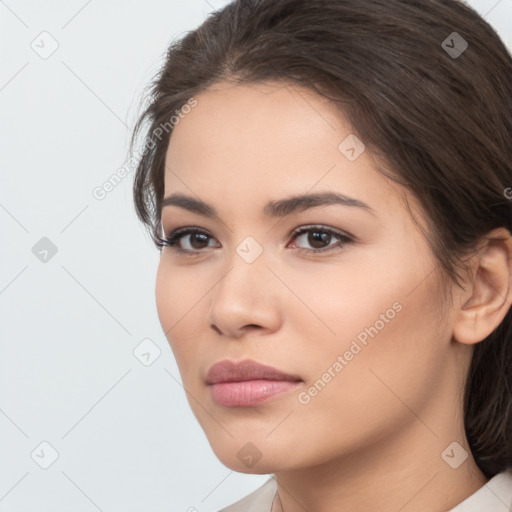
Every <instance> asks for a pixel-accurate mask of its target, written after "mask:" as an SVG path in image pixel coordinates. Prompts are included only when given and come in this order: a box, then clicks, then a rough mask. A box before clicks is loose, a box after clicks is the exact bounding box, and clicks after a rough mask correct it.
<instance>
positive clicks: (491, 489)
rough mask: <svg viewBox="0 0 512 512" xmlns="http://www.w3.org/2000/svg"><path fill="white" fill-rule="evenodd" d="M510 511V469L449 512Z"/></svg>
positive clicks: (511, 489)
mask: <svg viewBox="0 0 512 512" xmlns="http://www.w3.org/2000/svg"><path fill="white" fill-rule="evenodd" d="M488 510H492V511H493V512H510V511H512V468H509V469H508V470H506V471H503V472H501V473H498V474H497V475H495V476H494V477H493V478H491V479H490V480H489V481H488V482H487V483H486V484H484V485H483V486H482V487H481V488H480V489H478V490H477V491H476V492H475V493H474V494H472V495H471V496H469V497H468V498H467V499H465V500H464V501H463V502H462V503H459V505H457V506H456V507H455V508H452V509H451V510H450V511H449V512H486V511H488Z"/></svg>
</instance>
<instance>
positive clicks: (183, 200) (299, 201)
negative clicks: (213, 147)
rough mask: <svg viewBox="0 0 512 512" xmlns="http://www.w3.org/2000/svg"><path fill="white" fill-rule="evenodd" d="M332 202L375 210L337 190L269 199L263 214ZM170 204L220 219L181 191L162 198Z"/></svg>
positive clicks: (280, 214) (284, 213)
mask: <svg viewBox="0 0 512 512" xmlns="http://www.w3.org/2000/svg"><path fill="white" fill-rule="evenodd" d="M332 204H338V205H342V206H350V207H355V208H361V209H363V210H365V211H367V212H368V213H371V214H372V215H375V210H374V209H373V208H371V207H370V206H369V205H367V204H366V203H364V202H363V201H360V200H359V199H355V198H353V197H349V196H346V195H344V194H340V193H338V192H317V193H312V194H302V195H298V196H292V197H289V198H287V199H280V200H277V201H269V202H268V203H267V204H266V205H265V207H264V208H263V214H264V215H265V216H266V217H286V216H287V215H291V214H292V213H298V212H303V211H305V210H308V209H309V208H315V207H318V206H328V205H332ZM171 205H172V206H177V207H179V208H184V209H185V210H188V211H190V212H192V213H196V214H198V215H202V216H204V217H208V218H212V219H218V220H220V218H219V215H218V213H217V211H216V210H215V208H214V207H213V206H212V205H211V204H208V203H205V202H204V201H202V200H200V199H196V198H194V197H191V196H186V195H184V194H181V193H174V194H171V195H169V196H167V197H166V198H164V199H163V201H162V209H163V208H165V207H166V206H171Z"/></svg>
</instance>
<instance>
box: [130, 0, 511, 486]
mask: <svg viewBox="0 0 512 512" xmlns="http://www.w3.org/2000/svg"><path fill="white" fill-rule="evenodd" d="M454 32H456V33H457V34H453V33H454ZM464 42H465V43H467V48H465V43H464ZM464 48H465V51H463V50H464ZM457 51H458V53H457ZM461 52H462V53H461ZM276 80H277V81H285V82H287V83H291V84H294V85H300V86H304V87H308V88H310V89H312V90H314V91H316V92H317V93H319V94H322V95H324V96H326V97H328V98H330V99H331V100H332V101H333V105H335V106H337V107H339V108H340V111H341V112H343V114H344V116H345V117H346V118H347V119H348V121H349V122H350V123H351V126H352V127H353V133H355V134H357V136H358V137H359V138H360V139H361V140H362V141H363V142H364V143H365V145H366V147H367V149H368V150H370V151H371V153H372V154H375V155H379V156H380V159H381V161H382V162H385V164H386V165H385V167H386V168H387V170H388V171H390V174H389V175H387V174H386V175H387V176H388V177H389V178H390V179H393V180H395V181H397V182H399V183H401V184H402V185H404V186H405V187H406V188H407V189H408V190H410V191H411V192H412V193H413V194H414V196H415V197H417V198H418V200H419V201H420V204H421V206H422V208H424V211H425V212H426V213H427V218H428V219H429V221H430V223H431V230H428V232H425V233H424V234H425V236H426V237H427V239H428V241H429V243H430V246H431V247H432V250H433V252H434V254H435V256H436V258H437V260H438V261H439V265H440V268H441V270H442V271H443V272H445V273H446V275H448V276H449V277H450V278H451V279H452V280H453V281H454V282H455V283H457V284H458V285H459V286H460V284H459V280H460V275H459V273H458V270H459V269H462V268H464V258H463V256H465V255H467V254H468V253H471V251H473V250H474V249H475V247H476V246H477V243H478V242H479V240H480V239H481V237H484V236H485V235H486V234H487V233H488V232H489V231H490V230H492V229H494V228H496V227H505V228H507V229H508V230H509V231H510V232H512V201H511V200H510V199H508V197H507V196H508V195H509V194H507V193H505V190H507V189H508V187H510V186H511V185H512V141H511V138H512V57H511V55H510V53H509V52H508V51H507V49H506V47H505V46H504V44H503V42H502V41H501V40H500V38H499V37H498V35H497V34H496V32H495V31H494V30H493V28H492V27H491V26H490V25H489V24H488V23H487V22H485V21H484V20H483V19H482V18H481V17H480V16H479V15H478V14H477V13H476V12H475V11H474V10H472V9H471V8H470V7H469V6H467V5H465V4H464V3H462V2H459V1H457V0H237V1H234V2H232V3H230V4H229V5H227V6H226V7H224V8H223V9H222V10H219V11H216V12H214V13H212V14H210V16H209V17H208V18H207V20H206V21H205V22H204V23H203V24H202V25H201V26H200V27H199V28H197V29H196V30H193V31H190V32H188V33H187V34H186V35H185V36H184V37H182V38H181V39H179V40H176V41H173V42H172V43H171V45H170V48H169V49H168V52H167V55H166V60H165V64H164V66H163V67H162V69H161V71H160V73H159V74H158V76H157V77H156V78H155V79H154V81H153V83H152V84H151V89H150V101H149V104H148V106H147V107H146V108H145V110H144V112H143V113H142V114H141V116H140V118H139V120H138V121H137V123H136V126H135V129H134V132H133V135H132V140H131V148H133V147H134V143H135V140H136V138H137V135H138V134H139V133H140V132H141V131H143V126H146V127H147V128H146V132H145V135H144V141H145V146H144V152H143V154H142V157H141V158H140V160H139V163H138V166H137V169H136V173H135V176H134V185H133V197H134V202H135V208H136V213H137V215H138V217H139V219H140V220H141V221H142V222H143V223H144V224H145V225H146V227H148V228H150V230H151V235H152V238H153V241H154V243H155V244H156V245H157V247H159V248H161V247H162V244H161V237H160V235H161V224H160V216H161V201H162V199H163V194H164V170H165V169H164V162H165V155H166V151H167V147H168V143H169V138H170V136H171V134H172V128H173V127H174V125H173V123H172V122H171V123H170V122H169V119H170V117H171V116H173V115H174V114H175V113H178V114H179V113H180V109H181V108H182V107H183V105H186V104H187V102H188V101H189V100H190V98H193V96H194V95H197V94H199V93H201V92H203V91H205V90H206V89H207V88H208V87H209V86H210V85H213V84H215V83H218V82H221V81H231V82H233V83H244V82H263V81H276ZM175 118H176V119H177V120H179V116H175ZM162 128H163V129H162ZM164 131H165V133H163V132H164ZM155 135H156V138H155ZM340 142H341V141H340ZM379 172H383V171H382V170H381V169H379ZM508 190H510V189H508ZM464 422H465V429H466V435H467V437H468V441H469V444H470V448H471V450H472V452H473V456H474V457H475V460H476V462H477V464H478V465H479V467H480V469H481V470H482V471H483V473H484V474H485V475H486V476H487V477H488V478H490V477H492V476H494V475H495V474H497V473H498V472H501V471H503V470H505V469H506V468H509V467H512V309H509V311H508V313H507V315H506V317H505V319H504V320H503V322H502V323H501V324H500V325H499V326H498V328H497V329H495V330H494V332H493V333H491V334H490V335H489V336H488V337H487V338H486V339H485V340H484V341H482V342H480V343H478V344H477V345H476V346H475V349H474V353H473V359H472V363H471V367H470V370H469V374H468V378H467V382H466V389H465V396H464Z"/></svg>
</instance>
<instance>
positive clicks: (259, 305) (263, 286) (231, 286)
mask: <svg viewBox="0 0 512 512" xmlns="http://www.w3.org/2000/svg"><path fill="white" fill-rule="evenodd" d="M229 263H230V266H229V269H228V271H227V272H226V273H225V274H224V277H222V279H221V280H220V281H219V283H218V284H217V285H216V286H215V287H214V288H213V290H212V298H211V306H210V310H209V313H208V319H207V322H208V325H209V326H210V327H211V328H212V329H213V330H214V331H215V332H216V333H217V334H219V335H223V336H226V337H230V338H235V339H238V338H241V337H243V336H244V335H245V334H246V333H247V332H250V331H253V332H258V331H259V332H260V334H261V335H264V334H268V333H271V332H275V331H277V330H278V329H279V327H280V325H281V320H282V314H281V310H280V305H281V304H282V302H280V301H279V297H278V294H279V281H278V280H277V279H276V277H275V276H274V274H273V273H272V272H271V270H270V269H269V268H268V267H267V265H266V260H265V258H264V254H261V255H260V256H259V257H258V259H257V260H256V261H254V262H252V263H248V262H246V261H245V260H244V259H243V258H241V257H240V256H239V255H238V254H236V253H235V254H234V256H233V257H232V258H231V259H230V262H229Z"/></svg>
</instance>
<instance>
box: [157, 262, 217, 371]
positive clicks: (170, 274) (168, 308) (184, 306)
mask: <svg viewBox="0 0 512 512" xmlns="http://www.w3.org/2000/svg"><path fill="white" fill-rule="evenodd" d="M164 258H165V255H162V259H161V260H160V263H159V266H158V270H157V274H156V284H155V299H156V308H157V313H158V318H159V320H160V324H161V326H162V330H163V332H164V334H165V336H166V338H167V341H168V342H169V344H170V346H171V349H172V351H173V354H174V356H175V358H176V362H177V364H178V367H179V368H180V371H181V370H182V369H183V370H186V368H188V366H191V365H193V363H194V360H195V358H196V357H197V355H196V354H195V351H196V345H197V344H196V343H193V340H194V339H199V334H198V330H199V329H202V328H203V327H202V326H203V324H201V323H200V322H198V321H197V318H198V314H199V311H198V310H200V309H201V308H202V311H201V312H203V310H204V308H205V307H206V306H205V305H207V302H205V301H207V300H208V299H207V298H204V299H203V301H201V298H202V297H203V296H204V293H205V292H206V290H203V289H202V288H201V287H198V286H194V284H193V281H191V279H190V272H189V271H182V270H181V269H178V268H177V267H176V266H171V265H170V264H169V262H167V261H165V259H164ZM204 314H206V311H204ZM192 319H193V320H194V321H191V320H192Z"/></svg>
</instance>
